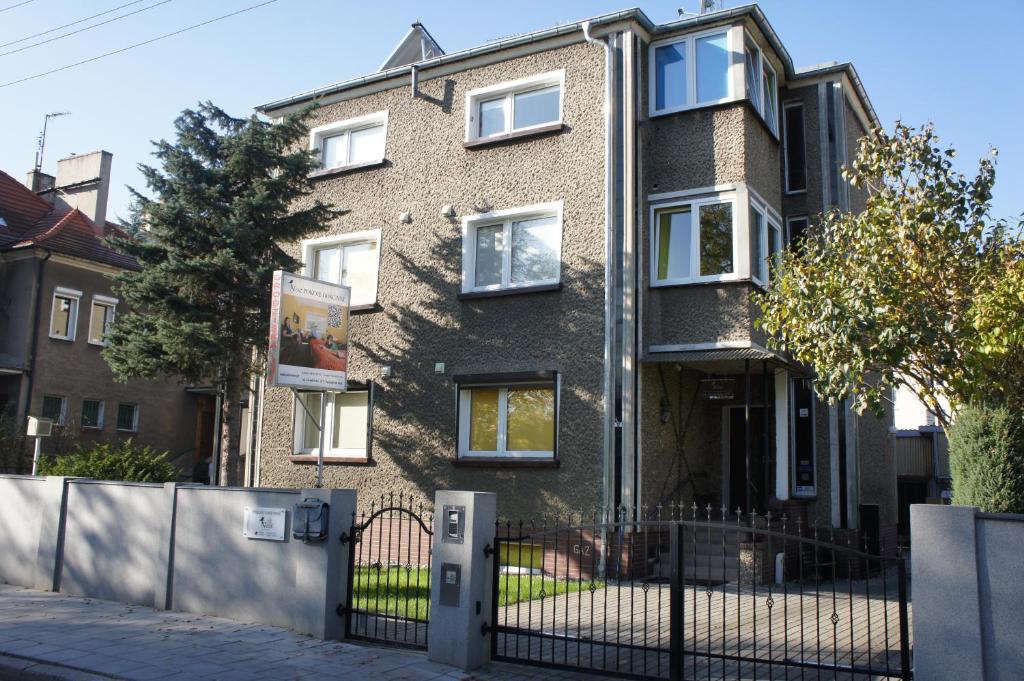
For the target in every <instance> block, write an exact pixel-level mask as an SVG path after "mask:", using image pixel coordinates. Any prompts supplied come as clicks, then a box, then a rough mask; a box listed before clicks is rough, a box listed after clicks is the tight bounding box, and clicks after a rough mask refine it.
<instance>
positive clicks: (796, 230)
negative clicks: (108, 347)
mask: <svg viewBox="0 0 1024 681" xmlns="http://www.w3.org/2000/svg"><path fill="white" fill-rule="evenodd" d="M786 227H787V229H788V230H789V244H790V246H791V247H792V248H793V249H795V250H799V249H800V242H801V241H803V239H804V235H805V234H806V232H807V227H808V221H807V216H801V217H798V218H789V219H788V220H786Z"/></svg>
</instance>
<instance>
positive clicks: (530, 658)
mask: <svg viewBox="0 0 1024 681" xmlns="http://www.w3.org/2000/svg"><path fill="white" fill-rule="evenodd" d="M870 539H871V541H872V542H875V541H877V540H876V538H870ZM867 541H868V538H866V537H864V536H863V535H862V534H859V533H857V532H855V531H849V530H824V531H821V530H818V529H816V528H808V527H806V526H805V525H804V523H802V522H800V521H791V520H790V519H788V518H786V517H785V516H783V517H772V516H771V515H770V514H769V515H764V516H759V515H756V514H741V513H735V514H730V513H728V512H727V511H725V510H724V509H720V510H719V511H717V512H713V511H712V509H711V508H710V507H707V508H705V509H703V510H701V511H698V510H697V507H696V506H693V507H689V508H686V509H685V510H684V509H683V508H682V507H678V506H677V507H673V508H671V509H669V508H665V509H657V510H656V511H655V512H653V513H652V514H650V515H647V516H646V517H645V516H641V517H640V518H631V517H627V516H626V515H625V514H624V513H619V514H616V515H615V516H614V517H608V516H607V515H605V514H600V513H599V514H595V515H594V516H593V517H591V518H586V519H584V518H580V517H576V518H570V519H567V522H565V523H560V522H558V521H555V522H553V523H550V524H548V523H542V524H539V525H537V524H529V525H526V524H523V523H517V524H515V525H513V524H511V523H499V524H498V527H497V532H496V538H495V544H494V546H495V547H496V551H495V553H496V558H497V560H495V561H494V592H493V597H494V598H493V604H494V606H493V610H492V614H491V621H492V622H493V625H492V626H491V627H490V632H491V654H492V657H493V658H494V659H497V660H505V661H511V662H520V663H526V664H536V665H544V666H553V667H560V668H566V669H575V670H586V671H592V672H599V673H603V674H608V675H615V676H624V677H631V678H664V679H689V680H691V681H703V680H711V679H721V680H723V681H727V680H733V679H744V680H746V679H769V680H774V679H780V680H783V679H784V680H787V681H788V680H790V679H849V680H850V681H869V680H873V679H912V678H913V675H912V671H911V642H910V627H909V617H910V612H909V605H908V594H907V587H908V585H907V573H906V564H905V561H904V559H903V558H902V557H901V556H899V555H898V554H897V553H896V552H891V553H890V554H888V555H887V554H886V552H885V550H883V551H882V552H881V554H882V555H878V554H869V553H868V552H867V551H866V546H867V544H866V542H867ZM862 549H863V550H862ZM883 549H884V547H883Z"/></svg>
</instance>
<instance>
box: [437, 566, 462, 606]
mask: <svg viewBox="0 0 1024 681" xmlns="http://www.w3.org/2000/svg"><path fill="white" fill-rule="evenodd" d="M461 586H462V566H461V565H457V564H455V563H441V593H440V598H438V603H440V604H441V605H448V606H451V607H453V608H457V607H459V589H460V588H461Z"/></svg>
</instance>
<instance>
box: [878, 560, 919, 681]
mask: <svg viewBox="0 0 1024 681" xmlns="http://www.w3.org/2000/svg"><path fill="white" fill-rule="evenodd" d="M882 569H883V570H884V569H885V568H882ZM896 569H897V573H896V575H897V580H896V588H897V590H898V591H899V600H900V604H899V607H900V678H901V679H908V680H909V679H910V678H912V676H911V671H910V626H909V616H908V614H907V563H906V561H905V560H904V559H903V558H902V557H900V556H897V558H896Z"/></svg>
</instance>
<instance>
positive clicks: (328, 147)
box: [309, 111, 388, 170]
mask: <svg viewBox="0 0 1024 681" xmlns="http://www.w3.org/2000/svg"><path fill="white" fill-rule="evenodd" d="M387 123H388V112H387V111H380V112H377V113H374V114H370V115H368V116H360V117H359V118H352V119H349V120H345V121H338V122H335V123H328V124H327V125H321V126H318V127H315V128H313V129H312V130H310V132H309V146H310V149H312V150H314V151H316V152H317V155H318V156H319V158H320V166H321V168H323V169H324V170H331V169H344V168H348V167H353V168H355V167H359V166H365V165H372V164H375V163H381V162H382V161H383V160H384V148H385V143H386V140H387Z"/></svg>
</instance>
